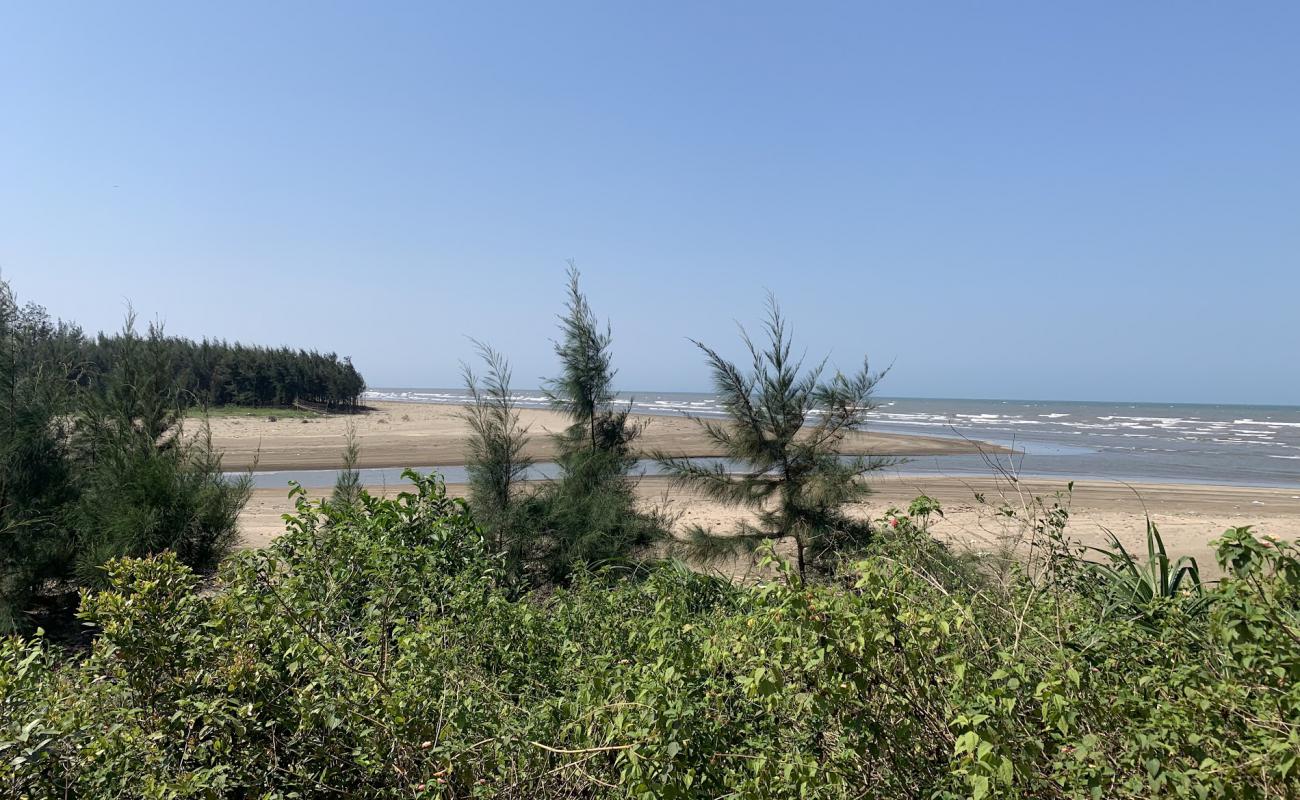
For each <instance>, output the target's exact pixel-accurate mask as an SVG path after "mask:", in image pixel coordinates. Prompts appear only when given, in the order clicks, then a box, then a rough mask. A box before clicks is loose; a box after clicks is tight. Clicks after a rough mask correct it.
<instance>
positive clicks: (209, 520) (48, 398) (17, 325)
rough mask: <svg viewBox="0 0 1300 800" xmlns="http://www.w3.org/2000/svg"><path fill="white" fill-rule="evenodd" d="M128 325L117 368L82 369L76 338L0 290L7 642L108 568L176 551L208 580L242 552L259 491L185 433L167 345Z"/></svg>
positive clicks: (3, 620) (0, 521) (2, 617)
mask: <svg viewBox="0 0 1300 800" xmlns="http://www.w3.org/2000/svg"><path fill="white" fill-rule="evenodd" d="M131 323H132V320H131V319H128V321H127V325H126V327H125V329H124V330H123V332H122V334H121V335H120V336H118V337H116V338H115V339H114V341H115V342H116V344H115V346H114V348H113V349H112V351H111V355H112V359H111V360H109V361H106V362H103V363H101V364H99V365H97V366H94V367H91V366H88V365H86V364H84V363H75V361H74V359H75V358H77V357H78V356H79V355H80V354H81V352H82V351H81V350H80V348H79V344H78V342H79V338H78V337H79V336H80V334H79V332H76V331H71V330H70V329H69V328H67V327H66V326H62V325H61V324H60V325H55V324H52V323H50V321H49V319H48V317H47V316H46V315H45V313H44V311H43V310H42V309H39V308H35V307H28V308H27V309H25V310H20V309H18V307H17V304H16V303H15V302H14V301H13V296H12V294H11V293H10V292H9V289H8V287H7V285H5V284H3V282H0V531H3V532H4V533H3V535H4V537H5V545H6V546H5V547H4V548H3V549H0V630H10V629H14V628H21V627H24V626H25V625H26V624H27V620H26V615H25V613H24V612H26V611H27V610H28V609H29V608H30V607H31V603H32V601H33V600H34V599H35V598H36V595H37V594H38V590H41V591H44V592H45V594H46V595H57V594H58V593H60V592H67V591H68V590H69V589H75V587H77V586H102V585H104V581H105V579H106V577H105V573H104V572H103V569H102V567H103V565H104V564H105V563H107V562H108V561H109V560H111V559H113V558H117V557H120V556H125V555H145V554H150V553H157V552H161V551H163V550H172V551H174V552H175V553H176V554H177V555H178V557H179V558H180V560H181V561H182V563H185V564H188V565H190V566H191V567H194V568H196V569H199V570H204V571H206V570H211V569H213V568H214V567H215V566H216V563H217V562H218V561H219V560H220V559H221V557H222V556H224V555H225V553H226V552H228V551H229V549H230V547H231V546H232V544H233V542H234V539H235V537H236V534H237V527H236V521H237V516H238V513H239V510H240V508H242V506H243V505H244V502H245V501H246V499H247V497H248V492H249V489H250V481H249V479H248V478H247V477H245V478H243V479H240V480H233V481H232V480H227V479H226V478H225V477H224V475H223V472H222V469H221V459H220V456H219V455H218V454H217V453H216V452H215V451H214V450H213V449H212V446H211V442H210V440H209V438H208V436H207V431H206V429H204V430H203V431H201V432H200V435H198V436H188V435H186V433H185V431H184V429H183V427H182V425H181V417H180V414H181V409H182V407H183V401H182V399H181V396H182V394H183V391H182V390H181V388H180V387H178V386H177V385H176V383H175V382H174V379H173V376H174V374H175V371H176V370H175V364H174V362H173V355H174V353H173V350H172V347H171V345H170V340H168V339H167V338H166V337H165V336H164V335H163V333H162V331H161V330H160V329H159V328H157V327H156V326H151V327H150V329H149V332H148V334H147V335H145V336H141V335H139V334H137V333H136V332H135V330H134V328H133V326H132V324H131ZM72 375H75V376H76V380H73V379H72V378H70V377H69V376H72Z"/></svg>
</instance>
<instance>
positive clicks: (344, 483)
mask: <svg viewBox="0 0 1300 800" xmlns="http://www.w3.org/2000/svg"><path fill="white" fill-rule="evenodd" d="M360 458H361V443H360V442H359V441H357V428H356V426H355V425H352V424H351V423H349V424H348V429H347V433H346V434H345V436H344V438H343V468H342V469H340V470H339V474H338V477H336V478H335V479H334V491H333V492H332V493H331V494H330V499H331V500H333V501H334V502H335V503H340V504H343V505H351V504H352V503H356V502H358V501H360V499H361V472H360V471H359V470H357V460H358V459H360Z"/></svg>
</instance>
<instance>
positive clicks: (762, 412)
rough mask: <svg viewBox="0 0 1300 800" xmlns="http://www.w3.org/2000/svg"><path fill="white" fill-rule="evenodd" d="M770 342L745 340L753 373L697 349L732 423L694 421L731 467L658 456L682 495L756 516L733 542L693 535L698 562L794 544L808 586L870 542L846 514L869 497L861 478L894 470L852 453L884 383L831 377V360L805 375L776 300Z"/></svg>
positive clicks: (865, 375) (864, 372) (865, 377)
mask: <svg viewBox="0 0 1300 800" xmlns="http://www.w3.org/2000/svg"><path fill="white" fill-rule="evenodd" d="M763 332H764V334H765V339H766V341H764V342H763V343H762V344H761V345H760V344H758V343H755V342H754V341H753V340H752V339H751V338H750V337H749V335H748V334H747V333H745V331H744V330H743V329H742V331H741V336H742V339H743V341H744V344H745V347H746V349H747V350H748V354H749V361H750V363H749V366H748V369H742V368H741V367H740V366H737V365H736V364H735V363H733V362H732V361H729V360H728V359H727V358H725V357H723V356H722V355H721V354H719V353H718V351H716V350H714V349H713V348H711V347H709V346H708V345H705V344H703V343H701V342H697V341H694V340H692V341H693V342H694V344H695V345H696V346H698V347H699V348H700V350H702V351H703V352H704V355H705V358H706V359H707V360H708V363H709V367H710V368H711V371H712V373H713V383H714V387H715V389H716V391H717V393H718V396H719V399H720V401H721V405H722V408H723V409H724V410H725V412H726V414H727V417H728V419H726V420H723V421H719V420H710V419H701V418H696V420H695V421H696V422H697V423H698V424H699V425H700V427H701V428H702V429H703V431H704V433H705V435H706V436H707V437H708V439H709V440H710V441H711V442H712V443H713V444H715V445H716V446H717V447H718V449H720V450H721V451H722V453H723V455H724V456H725V458H726V463H723V462H715V463H713V464H708V465H706V464H702V463H700V462H697V461H693V460H691V459H687V458H682V457H679V456H676V455H673V454H670V453H662V452H660V453H656V454H655V456H656V459H657V460H658V461H659V463H660V466H661V467H662V468H663V469H664V470H665V471H666V472H667V473H668V474H669V475H671V476H672V477H673V478H674V479H675V482H676V483H677V484H678V485H680V486H688V487H691V488H694V489H696V490H698V491H701V492H702V493H703V494H704V495H706V496H707V497H709V498H711V499H713V500H716V501H718V502H721V503H724V504H727V505H730V506H738V507H743V508H747V509H751V510H752V511H753V512H755V515H756V522H754V523H744V524H742V525H740V526H739V529H738V530H736V531H734V532H732V533H730V534H725V535H723V534H718V533H716V532H714V531H712V530H709V529H705V528H701V527H695V528H693V529H692V530H691V531H690V532H689V539H688V542H687V544H688V549H689V550H690V551H691V552H692V553H693V555H694V556H696V557H697V558H702V559H705V560H707V559H711V558H719V557H726V556H734V555H736V554H738V553H740V552H743V551H748V552H752V551H753V550H754V549H755V548H756V547H757V545H758V544H759V543H761V542H762V541H764V540H768V539H773V540H790V541H791V542H792V543H793V545H794V550H795V554H796V558H797V560H798V566H799V574H800V576H801V577H804V576H806V574H807V572H808V570H809V568H824V567H826V566H828V565H829V563H830V562H831V560H832V557H833V556H834V555H835V554H836V553H837V552H841V551H843V550H846V549H852V548H857V547H861V546H863V545H865V544H866V543H867V541H868V539H869V536H870V530H869V528H868V526H867V525H866V523H864V522H860V521H858V520H855V519H853V518H852V517H850V516H849V515H848V514H846V513H845V506H847V505H849V504H852V503H855V502H859V501H861V500H862V499H863V498H864V497H865V496H866V495H867V494H868V492H869V491H870V490H869V487H868V486H867V485H866V483H864V482H863V481H862V477H863V476H864V475H865V474H866V473H868V472H870V471H871V470H874V469H879V468H880V467H881V466H884V464H885V463H886V462H884V461H882V460H880V459H875V458H870V457H868V456H865V455H851V456H850V455H846V454H845V452H844V451H845V445H846V439H847V437H848V435H849V434H850V433H851V432H853V431H854V430H856V429H858V428H861V427H862V426H863V425H864V424H865V422H866V416H867V413H868V412H869V411H870V410H871V409H872V408H873V407H874V406H873V403H872V399H871V396H872V391H873V390H874V389H875V386H876V384H877V382H878V381H879V380H880V377H881V375H880V374H876V373H872V372H871V371H870V368H869V366H868V364H867V362H866V359H865V358H864V359H863V364H862V367H861V368H860V369H859V370H858V371H856V372H853V373H851V374H846V373H843V372H840V371H838V370H836V371H835V372H834V373H833V374H829V372H828V370H827V368H826V363H827V362H826V361H825V360H823V361H822V362H821V363H820V364H818V365H816V366H815V367H811V368H807V369H805V367H804V361H803V359H802V358H801V357H795V356H793V355H792V354H791V345H792V342H791V335H790V331H789V329H788V328H787V327H786V323H785V320H784V319H783V318H782V316H781V310H780V307H779V306H778V305H777V302H776V299H775V298H774V297H772V296H770V295H769V297H768V313H767V320H766V322H765V323H764V325H763ZM737 470H738V471H737Z"/></svg>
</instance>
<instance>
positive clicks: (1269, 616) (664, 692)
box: [0, 475, 1300, 798]
mask: <svg viewBox="0 0 1300 800" xmlns="http://www.w3.org/2000/svg"><path fill="white" fill-rule="evenodd" d="M410 477H411V478H412V479H413V480H415V481H416V483H415V485H414V487H413V489H412V491H410V492H407V493H404V494H403V495H401V496H400V497H398V498H395V499H392V500H381V499H376V498H373V497H370V496H368V495H365V494H363V495H362V496H361V499H360V501H359V502H357V503H354V504H344V505H331V504H328V503H326V504H319V505H312V504H309V503H308V502H307V501H306V500H305V497H304V496H303V493H302V492H301V491H298V492H296V499H297V513H296V514H295V515H293V516H292V517H290V518H289V520H288V530H287V532H286V535H285V536H284V537H282V538H281V539H279V540H278V541H277V542H276V543H274V544H273V545H271V546H270V547H268V548H266V549H264V550H262V551H257V552H246V553H241V554H239V555H238V556H236V557H235V558H233V559H232V560H231V561H230V562H228V563H227V564H226V566H225V567H224V568H223V569H222V571H221V573H220V577H219V579H218V580H217V582H216V583H215V585H214V586H213V587H212V588H211V590H210V591H204V592H199V591H196V588H197V579H196V578H195V576H194V575H193V573H192V572H191V571H190V570H189V569H188V568H186V567H184V566H183V565H181V564H180V563H179V562H178V561H177V559H176V558H175V557H174V556H172V555H170V554H164V555H160V556H156V557H154V558H151V559H146V560H138V561H135V560H123V561H118V562H114V564H113V565H112V566H111V567H110V570H109V573H108V574H109V580H110V584H111V585H110V588H109V589H108V590H106V591H103V592H100V593H97V594H88V595H87V596H86V597H85V600H84V603H83V611H82V614H83V617H84V619H85V621H86V622H87V623H89V624H92V625H94V626H95V627H96V629H97V630H98V631H99V637H98V639H97V640H96V642H95V644H94V647H93V649H92V650H91V651H90V652H89V653H88V654H87V655H86V656H85V657H84V658H81V659H66V658H61V657H59V654H58V653H57V652H56V651H55V650H53V649H52V648H51V647H50V646H48V645H46V644H45V643H43V641H42V640H41V637H39V636H38V637H35V638H32V639H28V640H24V639H19V638H9V639H5V640H3V641H2V642H0V793H3V794H4V795H5V796H11V797H42V798H44V797H65V796H70V797H115V796H131V797H160V798H161V797H266V798H288V797H331V796H352V797H445V798H451V797H507V798H509V797H519V798H522V797H528V798H549V797H557V798H558V797H663V798H693V797H719V796H727V797H740V798H769V797H771V798H776V797H780V798H785V797H790V798H794V797H813V798H849V797H862V796H876V797H926V798H932V797H967V796H970V797H985V796H988V797H992V796H999V797H1045V796H1052V797H1055V796H1066V797H1152V796H1188V797H1260V798H1263V797H1279V796H1294V795H1295V794H1296V787H1297V785H1300V783H1298V782H1297V769H1296V753H1297V748H1296V745H1297V735H1298V734H1297V720H1300V689H1297V688H1296V687H1297V686H1298V685H1300V681H1297V678H1300V672H1298V671H1300V644H1298V642H1300V639H1297V638H1296V636H1297V626H1296V621H1297V614H1298V613H1300V596H1298V593H1300V589H1298V588H1297V587H1298V585H1300V564H1298V563H1297V561H1296V554H1295V550H1294V548H1292V547H1291V546H1289V545H1285V544H1281V543H1275V542H1269V541H1260V540H1258V539H1256V538H1255V537H1253V536H1252V535H1251V534H1250V532H1249V531H1244V530H1234V531H1230V532H1229V533H1228V534H1227V535H1225V537H1224V539H1223V541H1222V542H1221V545H1220V551H1219V552H1220V557H1221V558H1222V559H1223V562H1224V565H1225V568H1226V569H1227V571H1228V577H1227V578H1226V579H1225V580H1224V581H1223V582H1222V583H1221V584H1220V585H1219V586H1217V587H1213V588H1207V590H1206V592H1207V595H1209V596H1210V598H1211V600H1210V601H1209V606H1208V607H1209V609H1210V613H1209V614H1201V615H1199V616H1189V615H1188V614H1187V613H1186V612H1185V610H1184V609H1183V608H1182V607H1181V606H1180V605H1178V604H1172V603H1167V602H1164V601H1161V600H1160V599H1154V600H1153V601H1152V602H1153V603H1154V604H1155V606H1154V607H1153V608H1152V613H1151V614H1150V619H1151V620H1152V622H1151V624H1137V623H1136V622H1134V621H1131V620H1125V619H1119V620H1105V621H1103V620H1102V619H1101V618H1100V617H1099V616H1098V615H1097V614H1096V613H1095V612H1096V608H1097V603H1096V602H1095V601H1093V600H1091V599H1089V598H1087V597H1083V596H1079V595H1075V594H1071V593H1068V592H1062V591H1059V590H1057V589H1054V588H1050V586H1051V585H1050V584H1037V583H1033V582H1030V581H1028V580H1027V579H1021V580H1019V581H1013V582H1012V583H1011V584H1010V585H1009V587H1008V588H1007V589H1006V590H1005V592H1003V591H1002V590H1000V589H998V588H997V586H995V585H993V584H990V583H983V584H981V583H979V578H978V573H977V572H971V573H969V574H967V577H966V578H965V579H958V578H957V577H953V578H952V579H951V580H949V581H947V582H944V581H939V580H935V579H934V574H933V570H931V569H928V568H927V569H918V568H915V567H914V566H912V564H911V563H909V560H910V559H911V556H912V554H917V553H921V554H924V557H925V558H926V559H928V560H927V561H924V562H923V563H925V564H929V565H931V566H933V565H937V564H950V565H951V566H953V568H954V570H958V569H959V568H960V567H961V566H962V564H961V562H960V561H959V560H955V558H954V557H953V556H952V555H951V554H948V553H947V552H946V550H945V549H944V548H942V547H941V546H939V545H937V544H935V543H933V542H929V541H928V540H927V539H926V538H925V537H924V535H923V531H922V527H923V526H922V525H921V524H919V523H920V520H919V519H916V518H913V517H910V516H907V515H901V514H900V515H897V516H895V517H894V518H895V519H898V520H899V524H897V525H890V524H884V525H881V526H880V527H881V530H882V534H881V535H880V536H879V537H877V539H876V541H875V542H874V543H873V545H872V548H871V551H870V552H869V553H868V554H867V555H866V557H865V558H863V559H862V560H861V561H859V562H857V563H856V564H854V565H853V566H852V567H851V568H849V569H846V570H844V571H842V572H841V573H840V577H839V578H838V579H837V580H836V582H833V583H824V584H807V583H804V582H802V581H800V580H799V578H798V575H797V572H796V570H795V569H794V568H793V567H791V566H790V565H786V564H780V563H778V564H777V565H776V566H777V567H778V568H779V569H781V570H783V571H784V572H785V577H786V579H785V580H778V581H773V582H771V583H768V584H764V585H760V586H752V587H745V586H739V585H735V584H732V583H729V582H726V581H723V580H719V579H716V578H711V577H708V576H702V575H697V574H693V573H691V572H690V571H688V570H685V569H683V568H681V567H679V566H675V565H672V564H666V565H663V566H660V567H658V568H655V569H653V570H649V571H646V572H641V573H638V574H636V575H634V576H626V575H624V574H622V573H620V574H614V573H611V572H609V571H604V572H596V573H591V572H581V571H580V572H578V573H576V574H575V575H574V576H573V577H572V580H571V581H570V582H569V585H568V586H567V588H563V589H557V590H553V591H551V592H550V593H548V594H547V595H546V596H545V597H539V596H527V597H523V598H520V599H512V596H511V595H510V594H509V593H508V592H507V591H506V590H505V589H504V588H503V586H502V582H501V571H500V568H501V564H500V561H499V560H498V558H497V557H496V556H495V555H494V554H493V553H492V552H491V551H490V548H489V547H488V546H487V545H486V544H485V542H484V540H483V537H482V535H481V533H480V532H479V530H478V528H477V527H476V525H475V524H474V521H473V520H472V518H471V517H470V515H469V514H468V511H467V509H466V507H465V506H464V504H462V503H461V502H459V501H454V500H449V499H447V497H446V495H445V493H444V491H443V487H442V486H441V484H440V483H439V482H438V480H437V479H436V478H418V477H416V476H414V475H412V476H410ZM769 557H770V556H769ZM949 574H950V575H956V572H955V571H954V572H952V573H949Z"/></svg>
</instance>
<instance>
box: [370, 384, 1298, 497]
mask: <svg viewBox="0 0 1300 800" xmlns="http://www.w3.org/2000/svg"><path fill="white" fill-rule="evenodd" d="M621 397H622V399H623V400H624V402H627V403H630V404H631V407H632V410H633V411H635V412H637V413H644V414H655V415H666V416H671V415H683V414H689V415H694V416H698V417H706V418H718V417H722V416H723V411H722V408H721V406H720V404H719V402H718V398H717V396H716V395H713V394H709V393H694V392H629V393H624V394H623V395H621ZM366 398H367V399H368V400H383V401H393V402H400V403H435V404H443V405H461V404H463V403H465V402H466V400H467V399H468V398H467V397H466V393H465V391H464V390H463V389H438V388H430V389H412V388H377V389H372V390H370V391H369V392H367V393H366ZM515 400H516V402H517V403H518V404H519V406H520V407H521V408H544V407H546V406H547V400H546V397H545V396H544V395H543V394H542V392H541V391H540V390H538V391H521V392H519V393H518V394H517V395H516V397H515ZM877 403H878V407H877V408H876V409H875V410H874V411H872V412H870V413H869V414H868V415H867V429H868V430H875V431H881V432H886V433H910V434H921V435H925V436H941V437H960V438H967V439H975V440H979V441H983V442H989V443H991V444H999V445H1004V446H1006V447H1008V448H1011V449H1012V450H1014V451H1016V454H1015V455H1014V456H1002V457H999V458H998V462H999V467H1001V468H1010V469H1012V470H1013V471H1014V472H1016V474H1018V475H1020V476H1021V477H1049V478H1061V479H1065V480H1073V479H1079V480H1084V479H1103V480H1116V481H1128V482H1133V483H1142V482H1146V483H1205V484H1227V485H1239V486H1267V487H1280V488H1297V487H1300V406H1248V405H1193V404H1183V403H1126V402H1079V401H1069V400H963V399H940V398H916V397H881V398H877ZM891 469H892V470H894V471H896V472H901V473H905V474H934V475H987V474H991V473H992V471H993V469H994V468H993V467H991V466H990V464H989V463H988V462H987V460H986V459H985V458H984V457H981V456H929V457H924V458H911V459H909V460H907V461H906V463H903V464H900V465H898V466H895V467H892V468H891Z"/></svg>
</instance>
